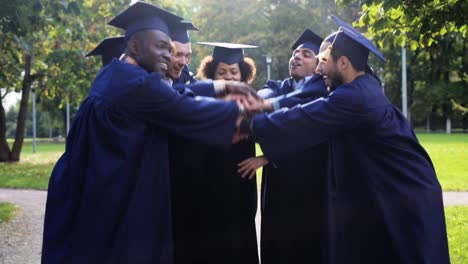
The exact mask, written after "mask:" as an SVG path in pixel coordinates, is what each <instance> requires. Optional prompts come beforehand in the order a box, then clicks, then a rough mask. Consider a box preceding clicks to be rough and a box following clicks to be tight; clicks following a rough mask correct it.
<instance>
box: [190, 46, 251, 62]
mask: <svg viewBox="0 0 468 264" xmlns="http://www.w3.org/2000/svg"><path fill="white" fill-rule="evenodd" d="M198 44H201V45H209V46H214V49H213V54H212V56H213V60H214V61H218V62H224V63H226V64H229V65H230V64H234V63H239V62H241V61H243V60H244V49H252V48H258V46H252V45H245V44H236V43H226V42H198Z"/></svg>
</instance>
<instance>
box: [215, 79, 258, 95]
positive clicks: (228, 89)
mask: <svg viewBox="0 0 468 264" xmlns="http://www.w3.org/2000/svg"><path fill="white" fill-rule="evenodd" d="M224 93H225V94H243V95H246V96H248V95H250V96H252V97H254V98H259V96H258V95H257V91H255V89H253V88H252V87H251V86H250V85H248V84H246V83H244V82H238V81H224Z"/></svg>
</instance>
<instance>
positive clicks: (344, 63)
mask: <svg viewBox="0 0 468 264" xmlns="http://www.w3.org/2000/svg"><path fill="white" fill-rule="evenodd" d="M350 66H351V62H350V61H349V59H348V57H346V56H341V57H340V58H338V61H337V67H338V69H340V70H342V71H346V70H347V69H348V68H349V67H350Z"/></svg>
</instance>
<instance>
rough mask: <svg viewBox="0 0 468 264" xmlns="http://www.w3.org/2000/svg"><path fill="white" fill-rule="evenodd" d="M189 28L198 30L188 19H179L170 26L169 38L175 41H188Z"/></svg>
mask: <svg viewBox="0 0 468 264" xmlns="http://www.w3.org/2000/svg"><path fill="white" fill-rule="evenodd" d="M189 30H196V31H198V28H197V27H195V26H194V25H193V24H192V23H190V22H188V21H181V22H179V23H176V24H174V26H173V27H172V28H171V33H172V35H171V39H172V40H173V41H177V42H180V43H184V44H185V43H188V42H189V41H190V39H189V33H188V31H189Z"/></svg>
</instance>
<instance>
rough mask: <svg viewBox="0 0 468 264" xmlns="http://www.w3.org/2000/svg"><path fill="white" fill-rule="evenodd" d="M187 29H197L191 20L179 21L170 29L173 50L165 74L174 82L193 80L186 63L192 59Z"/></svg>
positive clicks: (188, 82)
mask: <svg viewBox="0 0 468 264" xmlns="http://www.w3.org/2000/svg"><path fill="white" fill-rule="evenodd" d="M189 30H194V31H198V28H197V27H195V26H194V25H193V24H192V23H191V22H188V21H181V22H180V23H177V24H175V25H174V26H173V28H172V29H171V31H172V34H171V39H172V44H173V45H174V49H175V50H174V52H173V55H172V56H171V62H170V63H169V68H168V70H167V75H168V76H169V77H170V78H171V79H172V81H173V83H174V84H190V83H193V82H195V79H194V78H193V74H192V73H191V72H190V71H189V68H188V65H189V64H190V61H191V59H192V45H191V44H190V37H189Z"/></svg>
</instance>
